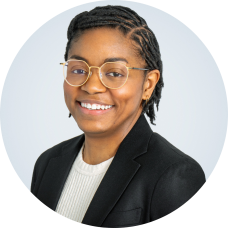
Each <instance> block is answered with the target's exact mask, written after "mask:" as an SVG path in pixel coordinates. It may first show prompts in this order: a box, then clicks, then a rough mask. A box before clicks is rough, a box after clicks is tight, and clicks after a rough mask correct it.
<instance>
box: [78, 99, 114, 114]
mask: <svg viewBox="0 0 228 228" xmlns="http://www.w3.org/2000/svg"><path fill="white" fill-rule="evenodd" d="M82 102H83V103H84V102H85V103H90V104H91V103H94V104H95V103H96V104H103V105H105V104H104V103H101V102H99V103H97V102H91V101H90V102H89V101H87V102H86V101H85V100H83V101H82ZM76 105H77V106H78V108H79V110H80V111H81V112H82V113H84V114H87V115H94V116H96V115H102V114H105V113H107V112H110V111H111V110H112V109H113V106H112V107H111V108H109V109H104V110H102V109H94V110H89V109H87V108H84V107H82V106H81V104H80V102H79V101H76Z"/></svg>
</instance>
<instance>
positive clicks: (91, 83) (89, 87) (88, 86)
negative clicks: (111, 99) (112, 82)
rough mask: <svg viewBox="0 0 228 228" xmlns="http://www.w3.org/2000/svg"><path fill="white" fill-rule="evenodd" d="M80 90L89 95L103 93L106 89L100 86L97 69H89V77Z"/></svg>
mask: <svg viewBox="0 0 228 228" xmlns="http://www.w3.org/2000/svg"><path fill="white" fill-rule="evenodd" d="M81 89H82V90H84V91H86V92H88V93H89V94H95V93H104V92H105V91H106V89H107V88H106V87H105V86H104V85H103V84H102V82H101V80H100V77H99V69H98V68H97V69H90V75H89V79H88V80H87V82H86V83H85V84H84V85H82V86H81Z"/></svg>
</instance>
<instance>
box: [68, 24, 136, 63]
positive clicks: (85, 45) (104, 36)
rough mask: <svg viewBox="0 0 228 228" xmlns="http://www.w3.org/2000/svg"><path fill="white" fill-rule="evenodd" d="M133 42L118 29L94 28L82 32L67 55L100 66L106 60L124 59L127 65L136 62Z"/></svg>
mask: <svg viewBox="0 0 228 228" xmlns="http://www.w3.org/2000/svg"><path fill="white" fill-rule="evenodd" d="M134 48H135V46H134V45H133V41H132V40H130V39H129V38H127V37H125V36H124V35H123V34H122V33H121V32H120V31H119V30H118V29H113V28H105V27H103V28H95V29H89V30H86V31H84V32H83V34H82V35H81V36H80V37H79V38H78V39H77V40H76V41H73V43H72V45H71V48H70V50H69V53H68V59H69V58H70V57H71V56H72V55H78V56H81V57H84V58H86V59H87V60H88V61H89V62H88V63H89V64H94V65H95V64H96V65H97V64H98V65H99V64H101V63H102V61H104V59H106V58H113V57H114V58H115V57H117V58H118V57H119V58H125V59H127V61H128V63H130V62H131V63H133V62H138V61H139V57H138V56H137V54H136V52H135V49H134Z"/></svg>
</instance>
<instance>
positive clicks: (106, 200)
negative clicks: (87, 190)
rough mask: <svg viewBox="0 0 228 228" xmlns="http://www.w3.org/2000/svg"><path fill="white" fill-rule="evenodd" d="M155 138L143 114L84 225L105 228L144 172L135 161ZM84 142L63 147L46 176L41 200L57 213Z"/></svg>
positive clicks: (78, 140)
mask: <svg viewBox="0 0 228 228" xmlns="http://www.w3.org/2000/svg"><path fill="white" fill-rule="evenodd" d="M151 135H152V130H151V128H150V126H149V124H148V122H147V120H146V118H145V116H144V114H142V115H141V116H140V117H139V118H138V120H137V122H136V123H135V125H134V126H133V128H132V129H131V130H130V132H129V133H128V134H127V136H126V137H125V138H124V140H123V141H122V142H121V144H120V146H119V148H118V150H117V152H116V154H115V157H114V159H113V161H112V163H111V165H110V166H109V169H108V170H107V172H106V174H105V176H104V177H103V179H102V181H101V183H100V185H99V187H98V189H97V191H96V193H95V195H94V197H93V199H92V201H91V203H90V205H89V208H88V210H87V212H86V214H85V216H84V218H83V220H82V223H84V224H88V225H93V226H101V225H102V223H103V222H104V220H105V218H106V217H107V215H108V214H109V213H110V211H111V210H112V209H113V207H114V206H115V204H116V202H117V201H118V199H119V198H120V196H121V195H122V194H123V192H124V190H125V189H126V188H127V186H128V184H129V183H130V181H131V179H132V178H133V177H134V175H135V174H136V173H137V171H138V169H139V168H140V166H141V165H140V164H139V163H137V162H136V161H134V159H135V158H136V157H138V156H140V155H142V154H143V153H145V152H146V151H147V146H148V143H149V139H150V137H151ZM84 140H85V135H84V134H82V135H80V136H78V137H75V138H73V139H72V140H70V143H68V144H66V145H65V146H63V148H62V154H61V155H60V156H58V157H55V158H52V159H51V160H50V161H49V164H48V167H47V169H46V172H45V173H46V175H45V176H44V178H43V181H42V183H41V186H40V190H39V192H38V198H42V200H41V201H43V202H44V203H45V204H46V205H47V206H48V207H50V208H51V209H53V210H56V207H57V203H58V201H59V198H60V196H61V192H62V190H63V187H64V184H65V182H66V179H67V176H68V174H69V172H70V169H71V167H72V165H73V163H74V161H75V158H76V157H77V155H78V153H79V151H80V148H81V146H82V144H83V142H84ZM39 195H40V197H39Z"/></svg>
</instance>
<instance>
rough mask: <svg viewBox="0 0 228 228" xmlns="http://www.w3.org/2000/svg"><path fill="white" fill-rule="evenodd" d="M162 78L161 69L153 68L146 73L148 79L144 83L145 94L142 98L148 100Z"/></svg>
mask: <svg viewBox="0 0 228 228" xmlns="http://www.w3.org/2000/svg"><path fill="white" fill-rule="evenodd" d="M159 78H160V71H159V70H152V71H150V72H149V73H148V74H147V75H146V79H145V81H144V85H143V95H142V99H143V100H146V99H148V98H150V97H151V95H152V93H153V91H154V88H155V86H156V84H157V82H158V81H159Z"/></svg>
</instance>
